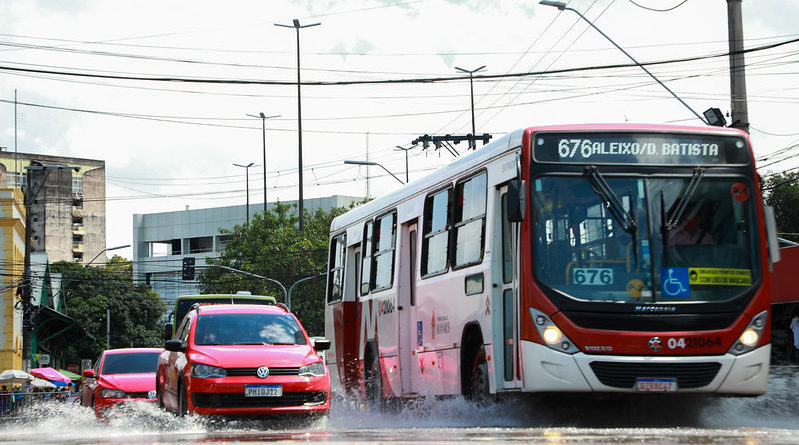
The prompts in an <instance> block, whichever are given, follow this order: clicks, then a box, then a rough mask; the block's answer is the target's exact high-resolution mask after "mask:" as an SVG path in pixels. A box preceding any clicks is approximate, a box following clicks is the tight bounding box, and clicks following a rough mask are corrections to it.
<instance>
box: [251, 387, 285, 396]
mask: <svg viewBox="0 0 799 445" xmlns="http://www.w3.org/2000/svg"><path fill="white" fill-rule="evenodd" d="M282 395H283V387H282V386H281V385H244V397H280V396H282Z"/></svg>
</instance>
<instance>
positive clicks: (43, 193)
mask: <svg viewBox="0 0 799 445" xmlns="http://www.w3.org/2000/svg"><path fill="white" fill-rule="evenodd" d="M29 178H30V181H31V184H30V185H31V187H30V190H29V191H26V192H25V193H28V192H30V194H31V196H30V198H31V203H30V204H29V209H28V210H29V211H30V224H31V231H32V234H31V241H32V252H46V253H47V254H48V256H49V259H50V262H57V261H74V262H77V263H82V264H86V262H88V261H91V259H93V258H94V257H95V256H96V255H98V254H100V253H101V252H102V251H103V250H104V249H105V161H99V160H94V159H81V158H69V157H62V156H48V155H41V154H32V153H12V152H8V151H0V185H7V186H8V187H22V188H26V187H27V186H28V183H27V182H28V179H29Z"/></svg>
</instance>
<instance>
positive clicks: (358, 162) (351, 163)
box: [344, 160, 405, 185]
mask: <svg viewBox="0 0 799 445" xmlns="http://www.w3.org/2000/svg"><path fill="white" fill-rule="evenodd" d="M344 163H345V164H350V165H376V166H378V167H380V168H382V169H383V170H385V171H386V173H388V174H389V175H391V176H392V177H393V178H394V179H396V180H397V181H399V183H400V184H402V185H405V183H404V182H402V179H400V178H398V177H397V175H395V174H394V173H391V172H390V171H389V170H388V169H387V168H385V167H383V166H382V165H381V164H378V163H377V162H372V161H349V160H347V161H344Z"/></svg>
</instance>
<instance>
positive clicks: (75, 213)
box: [72, 207, 86, 218]
mask: <svg viewBox="0 0 799 445" xmlns="http://www.w3.org/2000/svg"><path fill="white" fill-rule="evenodd" d="M84 216H86V210H83V209H82V208H78V207H73V208H72V217H73V218H83V217H84Z"/></svg>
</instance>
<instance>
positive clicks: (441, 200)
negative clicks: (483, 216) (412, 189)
mask: <svg viewBox="0 0 799 445" xmlns="http://www.w3.org/2000/svg"><path fill="white" fill-rule="evenodd" d="M451 201H452V187H449V188H447V189H446V190H442V191H440V192H436V193H434V194H432V195H430V196H428V197H427V199H425V202H424V238H423V240H422V264H421V268H422V276H427V275H434V274H439V273H442V272H446V271H447V268H448V267H449V229H450V224H451V222H452V214H451V213H450V204H451Z"/></svg>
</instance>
